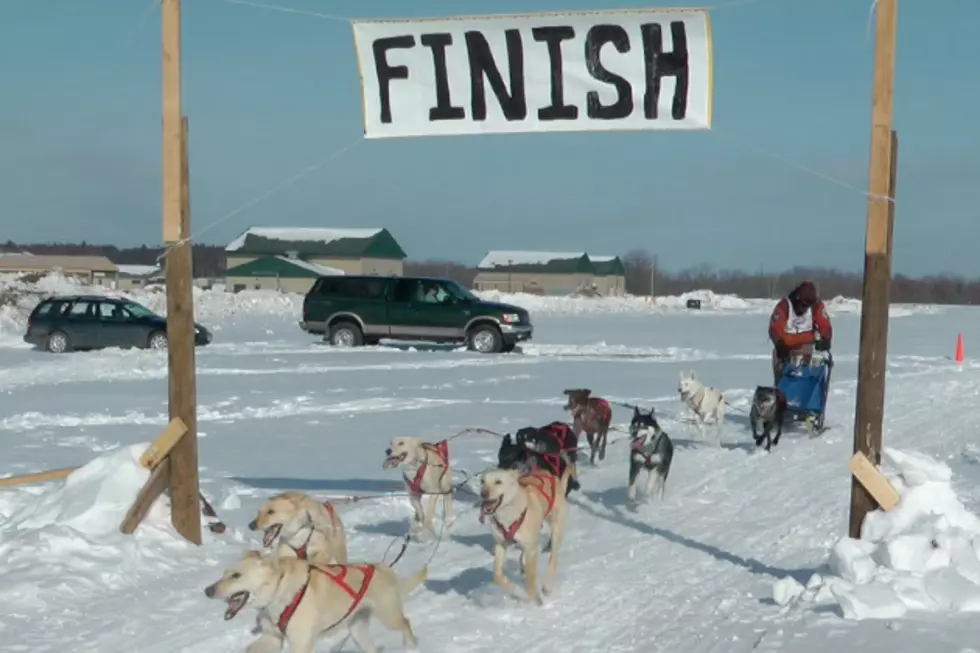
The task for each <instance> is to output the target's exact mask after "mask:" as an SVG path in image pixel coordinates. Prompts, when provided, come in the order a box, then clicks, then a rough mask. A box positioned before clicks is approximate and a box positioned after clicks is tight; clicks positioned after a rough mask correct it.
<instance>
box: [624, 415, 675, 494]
mask: <svg viewBox="0 0 980 653" xmlns="http://www.w3.org/2000/svg"><path fill="white" fill-rule="evenodd" d="M673 459H674V443H673V442H671V440H670V436H668V435H667V433H666V431H664V430H663V429H661V428H660V424H658V423H657V418H656V417H654V411H653V410H652V409H651V410H650V411H649V412H646V411H641V410H640V409H639V407H634V408H633V419H632V420H631V421H630V458H629V486H628V489H627V490H626V496H627V497H628V498H629V500H630V501H635V500H636V485H637V480H638V478H639V475H640V472H641V471H643V470H645V471H646V472H647V483H646V488H645V494H646V495H647V496H648V497H650V496H652V495H653V493H654V492H657V494H658V496H659V498H660V500H661V501H663V498H664V486H665V485H666V484H667V476H668V475H669V474H670V463H671V461H673Z"/></svg>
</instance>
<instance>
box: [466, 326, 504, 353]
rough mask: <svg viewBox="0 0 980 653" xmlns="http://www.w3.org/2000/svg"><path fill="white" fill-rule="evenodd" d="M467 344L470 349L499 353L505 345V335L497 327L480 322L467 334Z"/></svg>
mask: <svg viewBox="0 0 980 653" xmlns="http://www.w3.org/2000/svg"><path fill="white" fill-rule="evenodd" d="M466 345H467V348H469V350H470V351H475V352H479V353H481V354H499V353H500V352H501V350H502V349H503V347H504V337H503V335H502V334H501V333H500V329H498V328H497V327H495V326H493V325H490V324H479V325H477V326H475V327H473V328H472V329H470V330H469V332H468V333H467V334H466Z"/></svg>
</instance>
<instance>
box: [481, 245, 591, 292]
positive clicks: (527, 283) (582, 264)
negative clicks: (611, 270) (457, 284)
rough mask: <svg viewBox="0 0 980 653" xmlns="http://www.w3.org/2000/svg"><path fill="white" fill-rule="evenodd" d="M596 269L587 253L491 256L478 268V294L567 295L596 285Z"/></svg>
mask: <svg viewBox="0 0 980 653" xmlns="http://www.w3.org/2000/svg"><path fill="white" fill-rule="evenodd" d="M594 277H595V267H594V266H593V264H592V261H591V260H589V256H588V254H586V253H585V252H519V251H511V252H502V251H494V252H487V255H486V256H484V257H483V260H482V261H480V264H479V265H477V274H476V278H475V279H474V280H473V287H474V288H475V289H476V290H499V291H501V292H526V293H532V294H535V295H567V294H571V293H574V292H576V291H577V290H580V289H582V288H587V287H590V286H591V285H592V281H593V278H594Z"/></svg>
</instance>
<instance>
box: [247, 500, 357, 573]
mask: <svg viewBox="0 0 980 653" xmlns="http://www.w3.org/2000/svg"><path fill="white" fill-rule="evenodd" d="M248 528H249V530H252V531H262V532H263V535H262V545H263V546H264V547H266V548H271V547H273V546H274V545H275V547H276V554H277V555H280V556H287V557H293V558H301V559H304V560H305V559H309V560H312V561H314V562H316V563H318V564H341V565H343V564H347V535H346V533H345V532H344V524H343V522H342V521H340V516H339V515H337V511H336V510H335V509H334V506H333V504H331V503H320V502H319V501H316V500H315V499H313V498H312V497H310V496H308V495H306V494H303V493H302V492H282V493H280V494H277V495H275V496H272V497H270V498H269V499H268V500H267V501H266V502H265V503H263V504H262V505H261V506H259V510H258V513H257V514H256V516H255V519H253V520H252V521H251V522H249V524H248Z"/></svg>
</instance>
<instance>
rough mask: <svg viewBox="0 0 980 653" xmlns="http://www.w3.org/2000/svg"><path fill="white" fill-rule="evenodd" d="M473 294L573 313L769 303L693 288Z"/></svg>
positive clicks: (764, 306)
mask: <svg viewBox="0 0 980 653" xmlns="http://www.w3.org/2000/svg"><path fill="white" fill-rule="evenodd" d="M474 294H476V295H477V296H479V297H481V298H482V299H485V300H487V301H492V302H501V303H504V304H513V305H515V306H520V307H521V308H524V309H527V310H528V311H530V312H531V314H532V316H533V315H535V314H551V315H576V314H583V313H662V312H665V311H676V310H691V309H688V308H687V302H688V300H691V299H696V300H698V301H700V302H701V310H707V311H715V312H726V313H731V312H755V313H758V312H768V311H771V310H772V304H773V302H772V301H771V300H768V299H748V300H747V299H742V298H741V297H738V296H737V295H719V294H716V293H714V292H712V291H710V290H697V291H694V292H689V293H684V294H683V295H678V296H674V297H654V298H653V300H652V301H651V300H650V298H649V297H645V296H636V295H627V296H624V297H582V296H563V295H533V294H530V293H505V292H500V291H497V290H486V291H477V292H475V293H474Z"/></svg>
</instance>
